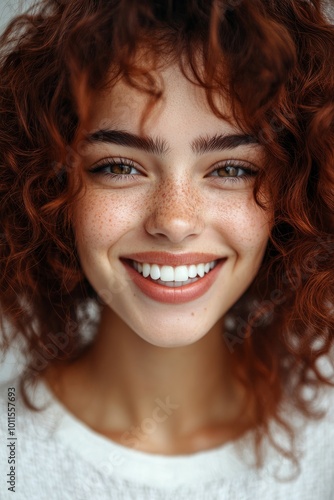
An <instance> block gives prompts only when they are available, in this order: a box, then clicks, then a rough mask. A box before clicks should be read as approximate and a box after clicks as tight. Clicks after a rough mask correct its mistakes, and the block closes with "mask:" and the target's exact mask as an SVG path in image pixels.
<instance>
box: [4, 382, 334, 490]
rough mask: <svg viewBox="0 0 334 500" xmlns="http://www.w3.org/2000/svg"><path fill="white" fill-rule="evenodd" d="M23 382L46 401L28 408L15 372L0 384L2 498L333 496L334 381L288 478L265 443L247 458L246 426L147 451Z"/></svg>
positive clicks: (42, 387) (283, 462)
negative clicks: (261, 459) (177, 451)
mask: <svg viewBox="0 0 334 500" xmlns="http://www.w3.org/2000/svg"><path fill="white" fill-rule="evenodd" d="M13 387H14V388H15V389H16V390H15V393H16V400H15V415H16V416H15V421H14V419H13V417H11V418H10V420H8V409H10V411H11V412H12V413H13V405H10V408H8V388H13ZM28 389H29V391H28V394H29V396H30V397H31V399H32V401H33V402H34V403H37V404H38V406H41V404H42V403H43V404H45V403H50V405H49V406H47V408H46V409H45V410H42V411H39V412H33V411H31V410H29V409H28V408H27V407H26V406H25V405H24V403H23V401H22V399H21V396H20V391H19V384H18V379H13V380H12V381H10V382H7V383H6V384H5V385H2V386H1V387H0V422H1V423H0V498H1V499H3V500H6V499H15V500H86V499H87V500H88V499H89V500H95V499H99V500H107V499H108V500H163V499H173V500H218V499H219V500H257V499H259V500H287V499H288V500H333V499H334V411H333V409H334V389H327V390H326V392H325V391H324V392H323V395H322V399H321V401H320V403H321V405H323V406H322V407H326V408H328V409H329V411H328V412H327V415H326V417H325V418H324V419H323V420H320V421H306V425H304V426H303V425H300V426H299V427H300V433H298V453H299V457H300V466H301V470H300V473H299V474H297V476H296V477H295V479H293V480H292V481H291V482H290V481H284V478H289V476H290V477H291V476H293V474H294V472H296V471H295V470H294V469H293V467H292V465H291V462H289V461H288V460H287V459H284V458H283V457H282V456H281V455H279V454H278V453H277V452H275V450H274V449H273V448H272V447H270V446H268V448H267V459H266V463H265V465H264V466H263V468H262V469H260V470H256V469H255V468H254V467H253V466H252V463H254V460H253V458H252V457H253V455H252V452H251V450H252V448H251V447H250V446H249V444H250V435H251V433H247V434H245V435H244V436H243V437H242V438H241V439H239V440H238V441H237V443H238V445H239V447H237V446H236V444H235V443H232V442H230V443H227V444H224V445H222V446H220V447H217V448H214V449H211V450H206V451H201V452H197V453H192V454H188V455H177V456H170V455H166V456H164V455H157V454H151V453H146V452H142V451H140V450H138V449H136V448H131V447H127V446H123V445H120V444H118V443H116V442H113V441H111V440H110V439H108V438H106V437H104V436H102V435H100V434H98V433H96V432H94V431H93V430H92V429H91V428H89V427H88V426H87V425H85V424H84V423H82V422H81V421H79V420H78V419H77V418H76V417H74V415H72V414H71V413H70V412H69V411H68V410H67V409H66V408H65V407H64V406H63V405H62V404H61V403H60V402H59V401H58V400H57V399H56V398H55V396H54V395H53V393H52V392H51V391H50V389H49V388H48V386H47V385H46V384H45V383H44V382H43V381H39V382H38V385H37V386H36V389H35V390H33V389H32V388H31V387H30V388H28ZM8 422H10V423H8ZM296 422H298V419H296ZM300 422H302V420H300ZM10 432H12V434H11V435H10V434H9V433H10ZM15 438H16V439H15ZM280 443H283V441H280ZM239 449H240V450H242V451H243V453H244V454H243V455H240V454H239V452H238V450H239ZM13 460H14V462H13ZM9 461H11V463H8V462H9ZM10 467H13V469H10ZM275 475H276V476H277V475H278V476H279V477H280V478H281V481H278V480H277V479H275ZM282 479H283V481H282ZM10 480H12V483H10V482H8V483H7V481H10ZM13 484H14V487H13V486H11V485H13ZM8 488H12V490H10V489H8ZM14 490H15V493H14Z"/></svg>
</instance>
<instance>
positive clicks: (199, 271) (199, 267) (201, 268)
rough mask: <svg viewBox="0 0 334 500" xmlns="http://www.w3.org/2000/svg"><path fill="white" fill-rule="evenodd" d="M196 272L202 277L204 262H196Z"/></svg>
mask: <svg viewBox="0 0 334 500" xmlns="http://www.w3.org/2000/svg"><path fill="white" fill-rule="evenodd" d="M196 267H197V274H198V275H199V276H200V277H201V278H203V276H204V264H198V265H197V266H196Z"/></svg>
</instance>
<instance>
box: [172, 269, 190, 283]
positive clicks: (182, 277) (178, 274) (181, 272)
mask: <svg viewBox="0 0 334 500" xmlns="http://www.w3.org/2000/svg"><path fill="white" fill-rule="evenodd" d="M174 276H175V277H174V279H175V281H187V279H188V267H187V266H178V267H176V268H175V271H174Z"/></svg>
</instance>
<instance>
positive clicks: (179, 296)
mask: <svg viewBox="0 0 334 500" xmlns="http://www.w3.org/2000/svg"><path fill="white" fill-rule="evenodd" d="M225 262H226V259H222V260H220V261H219V262H218V264H217V265H216V267H214V268H213V269H211V271H210V272H208V273H207V274H205V275H204V276H203V278H199V279H198V281H196V282H195V283H190V284H189V285H184V286H180V287H177V288H171V287H167V286H164V285H159V284H158V283H155V282H154V281H152V280H150V279H147V278H144V277H143V276H142V275H141V274H140V273H139V272H138V271H136V270H135V269H134V268H133V267H132V266H131V264H129V262H128V261H125V260H122V263H123V265H124V267H125V268H126V270H127V271H128V273H129V275H130V277H131V279H132V281H133V282H134V284H135V285H136V286H137V287H138V288H139V289H140V290H141V291H142V292H143V293H144V294H145V295H147V296H148V297H150V298H151V299H153V300H156V301H157V302H164V303H165V304H183V303H185V302H190V301H191V300H195V299H198V298H199V297H201V296H202V295H204V294H205V293H206V292H207V291H208V290H209V288H210V287H211V285H212V284H213V283H214V281H215V280H216V278H217V276H218V273H219V271H220V270H221V268H222V267H223V265H224V264H225Z"/></svg>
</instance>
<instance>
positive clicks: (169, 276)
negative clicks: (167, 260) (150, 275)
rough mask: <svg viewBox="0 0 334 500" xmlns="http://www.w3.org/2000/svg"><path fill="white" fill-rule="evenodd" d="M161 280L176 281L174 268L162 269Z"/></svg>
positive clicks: (166, 267)
mask: <svg viewBox="0 0 334 500" xmlns="http://www.w3.org/2000/svg"><path fill="white" fill-rule="evenodd" d="M160 279H161V280H162V281H174V269H173V268H172V266H162V268H161V269H160Z"/></svg>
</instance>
